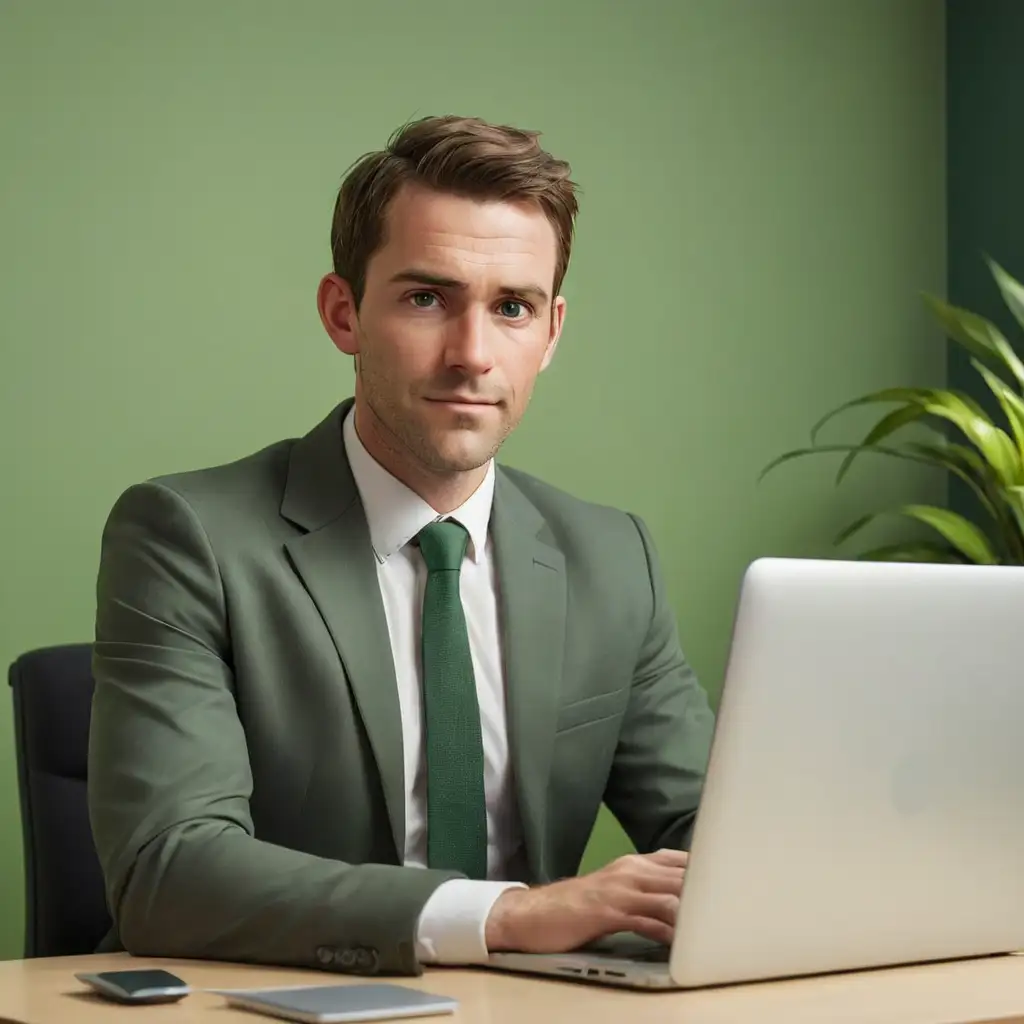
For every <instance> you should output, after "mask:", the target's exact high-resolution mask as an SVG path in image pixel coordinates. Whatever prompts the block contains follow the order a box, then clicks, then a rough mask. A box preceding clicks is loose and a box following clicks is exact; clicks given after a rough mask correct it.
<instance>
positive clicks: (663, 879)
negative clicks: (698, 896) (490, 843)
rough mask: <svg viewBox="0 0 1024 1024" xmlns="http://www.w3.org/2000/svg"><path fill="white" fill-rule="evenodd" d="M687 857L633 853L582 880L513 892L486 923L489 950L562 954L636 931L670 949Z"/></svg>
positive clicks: (502, 898)
mask: <svg viewBox="0 0 1024 1024" xmlns="http://www.w3.org/2000/svg"><path fill="white" fill-rule="evenodd" d="M686 860H687V854H686V853H684V852H682V851H680V850H659V851H658V852H657V853H649V854H643V855H641V854H632V855H630V856H628V857H620V858H619V859H618V860H616V861H613V862H612V863H611V864H609V865H607V866H606V867H603V868H601V869H600V870H598V871H594V872H593V873H592V874H589V875H583V876H581V877H579V878H567V879H565V880H563V881H561V882H554V883H553V884H551V885H545V886H541V887H539V888H537V889H510V890H508V891H507V892H504V893H502V894H501V896H499V897H498V899H497V900H496V901H495V904H494V906H493V907H492V908H491V913H490V916H489V917H488V918H487V925H486V929H485V941H486V943H487V948H488V950H489V951H490V952H492V953H496V952H498V951H500V950H515V951H517V952H521V953H564V952H567V951H569V950H572V949H577V948H578V947H580V946H582V945H584V944H585V943H588V942H593V941H594V940H595V939H599V938H602V937H603V936H605V935H611V934H612V933H614V932H636V933H638V934H639V935H643V936H645V937H646V938H649V939H652V940H654V941H655V942H663V943H665V944H666V945H667V944H669V943H670V942H671V941H672V933H673V928H674V925H675V920H676V912H677V910H678V909H679V892H680V889H681V888H682V884H683V872H684V871H685V869H686Z"/></svg>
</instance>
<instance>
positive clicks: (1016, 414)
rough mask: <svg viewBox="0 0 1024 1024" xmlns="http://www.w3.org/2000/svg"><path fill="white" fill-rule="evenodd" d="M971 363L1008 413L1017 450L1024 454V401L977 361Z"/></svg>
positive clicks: (973, 360)
mask: <svg viewBox="0 0 1024 1024" xmlns="http://www.w3.org/2000/svg"><path fill="white" fill-rule="evenodd" d="M971 363H972V364H973V365H974V368H975V369H976V370H977V371H978V373H980V374H981V376H982V377H983V378H984V380H985V383H986V384H987V385H988V386H989V388H990V389H991V390H992V394H994V395H995V396H996V398H998V399H999V404H1000V405H1001V406H1002V408H1003V412H1004V413H1006V419H1007V421H1008V422H1009V424H1010V429H1011V430H1012V431H1013V436H1014V438H1015V439H1016V441H1017V450H1018V451H1019V452H1021V453H1024V399H1022V398H1021V397H1020V395H1018V394H1017V393H1016V392H1015V391H1012V390H1011V389H1010V388H1008V387H1007V386H1006V385H1005V384H1004V383H1003V382H1002V381H1001V380H1000V379H999V378H998V377H997V376H996V375H995V374H994V373H991V372H990V371H989V370H987V369H985V367H984V366H982V364H981V363H980V362H978V360H977V359H972V360H971Z"/></svg>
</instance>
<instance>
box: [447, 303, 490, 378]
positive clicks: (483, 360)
mask: <svg viewBox="0 0 1024 1024" xmlns="http://www.w3.org/2000/svg"><path fill="white" fill-rule="evenodd" d="M491 333H492V327H491V325H490V322H489V319H488V317H487V314H486V312H483V311H478V310H476V309H467V310H466V311H465V312H464V313H462V314H461V315H460V316H458V317H455V318H454V319H453V320H452V321H450V323H449V329H448V338H447V344H446V347H445V362H446V363H447V365H448V366H450V367H452V368H458V369H460V370H462V371H463V372H464V373H465V374H466V375H467V376H472V377H476V376H479V375H480V374H484V373H486V372H487V371H488V370H490V369H491V367H493V366H494V344H493V340H492V338H491Z"/></svg>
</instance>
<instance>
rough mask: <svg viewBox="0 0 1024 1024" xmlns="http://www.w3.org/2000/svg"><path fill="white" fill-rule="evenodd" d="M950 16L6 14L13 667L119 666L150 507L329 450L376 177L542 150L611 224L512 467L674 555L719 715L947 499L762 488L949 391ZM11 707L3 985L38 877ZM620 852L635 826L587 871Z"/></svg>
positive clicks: (0, 200) (4, 368) (280, 9)
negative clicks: (891, 527) (763, 637)
mask: <svg viewBox="0 0 1024 1024" xmlns="http://www.w3.org/2000/svg"><path fill="white" fill-rule="evenodd" d="M942 13H943V12H942V8H941V5H939V4H936V3H935V2H933V0H901V2H900V3H893V2H892V0H773V2H771V3H764V2H761V0H715V2H714V3H708V2H707V0H675V2H671V3H670V2H667V0H633V2H630V3H628V4H623V3H619V2H612V0H578V2H568V0H554V2H553V0H521V2H520V3H518V4H516V5H515V11H514V14H509V8H508V7H507V5H504V4H501V5H499V4H496V3H493V4H489V3H486V2H470V0H465V2H456V0H434V2H433V3H431V4H429V5H424V4H422V3H419V2H408V3H389V2H383V0H378V2H375V3H373V4H365V3H352V2H345V0H330V2H328V0H323V2H292V3H288V4H284V3H257V2H255V0H252V2H244V3H243V2H234V0H219V2H217V3H208V2H206V0H203V2H186V0H178V2H176V3H173V4H156V3H138V2H135V0H124V2H122V3H115V2H109V0H108V2H101V0H92V2H90V3H89V4H81V3H78V2H73V0H68V2H66V3H57V2H52V0H37V2H35V3H32V4H27V3H26V4H18V3H15V2H13V0H6V2H5V0H0V104H3V106H2V107H0V111H2V113H0V117H2V121H0V140H2V141H0V145H2V151H3V159H2V160H0V204H2V205H0V211H2V212H0V238H2V239H3V246H2V250H0V252H2V255H0V260H2V265H0V318H2V319H0V323H2V328H0V331H2V334H0V346H2V348H0V351H2V364H0V387H2V398H3V401H2V402H0V428H2V436H3V438H4V442H3V446H2V448H0V452H2V454H0V458H2V460H3V461H2V463H0V469H2V479H3V480H4V482H5V500H4V502H3V507H2V520H0V564H2V566H3V584H2V586H0V598H2V607H0V661H2V662H3V663H4V664H6V663H7V662H8V661H9V660H10V659H11V658H13V657H14V656H15V655H16V654H17V653H18V652H19V651H21V650H24V649H26V648H31V647H34V646H37V645H44V644H51V643H58V642H65V641H73V640H83V639H89V638H90V635H91V621H92V610H93V606H92V600H93V581H94V575H95V569H96V558H97V546H98V540H99V534H100V529H101V527H102V523H103V520H104V517H105V515H106V513H107V511H108V509H109V508H110V505H111V503H112V502H113V501H114V499H115V497H116V495H117V494H118V493H119V492H120V490H121V489H122V488H124V487H125V486H126V485H128V484H129V483H131V482H133V481H136V480H138V479H141V478H144V477H147V476H151V475H154V474H157V473H163V472H168V471H171V470H178V469H184V468H189V467H193V466H199V465H202V464H208V463H211V462H216V461H220V460H225V459H231V458H234V457H236V456H239V455H241V454H243V453H246V452H249V451H251V450H253V449H255V448H257V447H259V446H261V445H264V444H267V443H268V442H271V441H273V440H275V439H277V438H280V437H285V436H294V435H295V434H298V433H301V432H303V431H305V430H306V429H307V428H308V427H309V426H310V425H312V424H313V423H315V422H316V421H317V420H318V419H319V418H320V417H321V416H322V415H323V413H324V412H325V411H326V410H327V409H328V408H329V407H330V406H331V405H332V404H333V403H334V402H335V401H337V400H338V399H339V398H341V397H342V396H344V395H346V394H348V392H349V390H350V387H351V371H350V367H349V365H348V361H347V360H345V359H343V358H341V357H339V356H338V354H337V353H336V352H335V350H334V349H333V348H332V346H331V344H330V343H329V341H328V340H327V338H326V336H325V335H324V334H323V332H322V330H321V328H320V325H319V322H318V320H317V316H316V311H315V307H314V290H315V287H316V282H317V279H318V277H319V276H320V274H321V273H322V272H324V271H325V269H327V267H328V246H327V238H328V223H329V217H330V211H331V204H332V200H333V195H334V190H335V188H336V186H337V184H338V182H339V179H340V176H341V174H342V172H343V170H344V168H345V167H346V166H347V165H348V164H349V163H350V162H351V161H352V160H353V159H354V158H355V157H356V156H357V155H359V154H360V153H362V152H363V151H365V150H367V149H370V148H376V147H378V146H379V145H380V144H382V143H383V141H384V139H385V137H386V135H387V134H388V132H389V131H390V130H391V129H392V128H393V127H395V126H396V125H397V124H398V123H399V122H401V121H403V120H404V119H407V118H410V117H413V116H418V115H422V114H426V113H435V112H447V111H460V112H471V113H477V114H480V115H483V116H485V117H488V118H492V119H497V120H508V121H511V122H515V123H520V124H522V125H526V126H532V127H536V128H539V129H542V130H543V131H544V133H545V140H546V142H547V144H548V145H549V146H550V147H551V148H552V149H553V150H554V151H555V152H556V153H558V154H562V155H565V156H566V157H567V158H569V159H570V160H571V162H572V164H573V167H574V170H575V175H576V177H577V179H578V180H579V181H580V182H581V183H582V185H583V187H584V196H583V206H582V216H581V220H580V224H579V234H578V243H577V251H576V254H575V256H574V259H573V263H572V266H571V268H570V273H569V278H568V282H567V286H566V295H567V297H568V300H569V318H568V324H567V328H566V332H565V336H564V339H563V342H562V345H561V346H560V349H559V355H558V358H557V359H556V361H555V364H554V366H553V367H552V369H551V370H550V371H549V373H548V374H547V375H546V376H545V378H544V379H543V380H542V382H541V384H540V386H539V389H538V392H537V394H536V398H535V400H534V404H533V407H532V409H531V412H530V414H529V415H528V417H527V420H526V422H525V423H524V424H523V426H522V428H521V430H520V432H519V433H518V434H517V435H516V436H515V437H514V438H513V440H512V441H511V442H510V443H509V444H508V447H507V449H506V458H507V461H509V462H511V463H513V464H515V465H518V466H521V467H523V468H526V469H529V470H531V471H533V472H535V473H537V474H539V475H541V476H544V477H546V478H549V479H550V480H552V481H553V482H557V483H558V484H561V485H562V486H564V487H566V488H568V489H570V490H572V491H575V492H576V493H578V494H580V495H582V496H585V497H588V498H592V499H594V500H597V501H602V502H610V503H615V504H618V505H622V506H625V507H628V508H629V509H631V510H634V511H637V512H639V513H641V514H642V515H643V516H645V517H646V519H647V521H648V522H649V524H650V526H651V528H652V530H653V532H654V535H655V537H656V539H657V541H658V543H659V545H660V549H661V555H662V560H663V563H664V569H665V572H666V574H667V577H668V581H669V589H670V592H671V596H672V598H673V599H674V601H675V605H676V608H677V610H678V615H679V619H680V622H681V625H682V630H683V639H684V644H685V646H686V649H687V651H688V653H689V656H690V658H691V660H692V662H693V663H694V665H695V666H696V669H697V671H698V673H699V675H700V677H701V678H702V680H703V681H704V683H705V684H706V686H707V687H708V689H709V691H710V692H711V693H712V695H714V696H717V693H718V688H719V685H720V679H721V674H722V669H723V664H724V659H725V654H726V645H727V640H728V633H729V628H730V624H731V617H732V612H733V606H734V602H735V596H736V587H737V584H738V582H739V579H740V575H741V572H742V570H743V568H744V566H745V564H746V563H747V562H748V560H749V559H751V558H752V557H754V556H756V555H759V554H766V553H767V554H791V555H817V554H822V553H826V552H827V551H828V550H829V549H828V543H829V541H830V538H831V536H832V535H833V534H834V532H835V531H836V530H837V529H838V527H839V526H840V525H841V524H843V523H844V522H845V521H846V519H847V518H848V517H849V516H851V515H853V514H855V513H856V512H858V511H860V510H861V509H862V508H864V507H866V506H871V507H873V506H874V505H875V504H876V503H879V504H880V503H884V502H887V501H889V500H891V499H893V498H895V497H897V496H900V495H905V494H906V495H909V494H911V493H913V494H915V495H917V496H920V495H921V486H919V484H921V485H923V486H924V487H925V489H927V488H929V487H933V486H937V485H936V484H934V483H933V482H932V481H930V480H929V481H921V480H920V478H918V477H915V476H914V475H913V474H912V473H910V472H908V471H907V470H906V469H905V468H899V469H895V468H894V467H892V466H881V465H874V464H872V465H868V464H867V463H865V465H864V466H863V467H862V468H861V469H860V470H859V471H858V472H856V473H854V474H853V476H852V478H851V479H850V481H849V484H848V486H847V485H844V487H843V488H842V489H841V491H840V492H838V493H836V492H835V491H834V490H833V488H832V486H831V477H830V471H831V466H830V465H826V464H823V463H819V464H813V463H808V464H805V465H796V466H793V467H792V468H790V469H787V470H784V471H781V472H779V473H778V474H777V475H775V476H772V477H770V478H769V479H768V480H767V481H766V482H765V484H763V485H762V486H761V487H760V488H756V487H755V483H754V481H755V477H756V474H757V472H758V470H759V469H760V467H761V466H762V465H763V464H764V463H765V462H766V461H767V460H768V459H769V458H771V457H772V456H773V455H775V454H776V453H777V452H779V451H780V450H782V449H784V448H787V447H789V446H791V445H793V444H799V443H801V442H802V441H803V440H804V438H805V436H806V431H807V429H808V427H809V425H810V423H811V422H812V421H813V420H814V419H815V418H816V417H817V416H818V414H819V413H821V412H822V411H823V410H825V409H827V408H830V407H831V406H833V405H835V404H837V403H838V402H840V401H841V400H843V399H845V398H847V397H849V396H851V395H852V394H854V393H859V392H861V391H863V390H865V389H867V388H872V387H876V386H883V385H887V384H893V383H908V382H914V383H918V382H920V383H929V382H935V383H939V382H941V380H942V378H943V373H944V366H943V351H942V347H941V342H940V340H939V339H938V338H937V337H936V336H935V335H934V333H933V332H932V330H931V329H930V328H929V326H928V321H927V318H926V317H925V316H924V314H923V311H922V308H921V305H920V302H919V299H918V293H919V291H920V290H922V289H930V290H941V288H942V285H943V282H944V274H945V265H944V252H945V248H944V242H945V222H944V166H943V145H944V137H943V78H944V66H943V17H942ZM10 737H11V724H10V716H9V707H8V702H7V701H2V702H0V780H2V782H0V835H2V836H3V837H4V838H3V840H2V841H0V955H9V956H14V955H17V954H18V952H19V950H20V936H21V898H22V897H21V880H20V878H21V876H20V872H21V859H20V846H19V843H20V840H19V838H18V829H19V824H18V815H17V804H16V796H15V786H14V764H13V752H12V749H11V739H10ZM622 848H623V843H622V837H621V835H620V834H619V833H618V832H617V831H616V830H615V829H614V828H613V827H612V826H611V825H609V824H608V823H605V824H604V825H603V826H602V827H601V829H599V833H598V836H597V838H596V839H595V842H594V844H593V846H592V850H591V855H590V857H589V858H588V864H590V863H594V862H596V861H598V860H601V859H604V858H606V857H609V856H611V855H612V854H613V853H615V852H617V851H618V850H620V849H622Z"/></svg>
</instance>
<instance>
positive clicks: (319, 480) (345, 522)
mask: <svg viewBox="0 0 1024 1024" xmlns="http://www.w3.org/2000/svg"><path fill="white" fill-rule="evenodd" d="M350 406H351V401H349V402H345V403H343V404H342V405H340V406H339V407H338V408H337V409H335V410H334V412H332V413H331V414H330V416H328V417H327V419H325V420H324V421H323V423H321V424H320V425H319V426H318V427H316V428H314V430H313V431H311V432H310V433H309V434H308V435H307V436H306V437H304V438H302V439H301V440H300V441H298V442H297V443H296V444H295V446H294V448H293V449H292V456H291V459H290V462H289V468H288V480H287V483H286V486H285V494H284V501H283V503H282V506H281V514H282V515H283V516H284V517H285V518H286V519H289V520H291V521H292V522H293V523H295V524H296V525H298V526H300V527H302V528H303V529H305V530H306V531H307V532H306V533H304V534H302V535H300V536H298V537H295V538H293V539H292V540H290V541H288V543H287V545H286V546H287V549H288V553H289V555H290V557H291V560H292V563H293V565H294V566H295V569H296V571H297V572H298V574H299V576H300V578H301V579H302V582H303V584H304V585H305V587H306V589H307V590H308V591H309V595H310V597H311V598H312V599H313V601H314V603H315V604H316V606H317V609H318V610H319V612H320V615H321V616H322V617H323V620H324V623H325V624H326V626H327V629H328V631H329V632H330V634H331V638H332V639H333V641H334V645H335V647H336V648H337V650H338V654H339V656H340V657H341V660H342V663H343V664H344V666H345V672H346V674H347V676H348V680H349V684H350V686H351V688H352V692H353V695H354V697H355V700H356V706H357V707H358V709H359V714H360V716H361V718H362V721H363V725H364V726H365V728H366V732H367V736H368V737H369V741H370V746H371V749H372V750H373V754H374V758H375V759H376V762H377V770H378V772H379V773H380V780H381V786H382V789H383V792H384V800H385V803H386V805H387V810H388V817H389V820H390V822H391V831H392V835H393V838H394V841H395V849H396V852H397V855H398V862H399V863H401V860H402V857H403V855H404V852H405V780H404V769H403V757H402V719H401V709H400V707H399V703H398V685H397V682H396V679H395V667H394V659H393V657H392V653H391V642H390V639H389V636H388V626H387V618H386V616H385V614H384V604H383V601H382V600H381V595H380V584H379V582H378V580H377V568H376V564H375V562H374V556H373V548H372V546H371V543H370V531H369V527H368V526H367V523H366V516H365V514H364V513H363V507H362V504H361V503H360V501H359V494H358V491H357V489H356V486H355V481H354V480H353V478H352V472H351V470H350V469H349V465H348V459H347V458H346V456H345V446H344V443H343V440H342V432H341V424H342V421H343V419H344V417H345V414H346V412H347V411H348V409H349V408H350Z"/></svg>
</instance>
